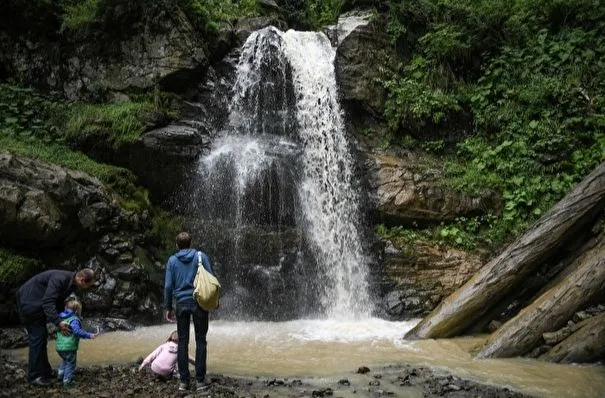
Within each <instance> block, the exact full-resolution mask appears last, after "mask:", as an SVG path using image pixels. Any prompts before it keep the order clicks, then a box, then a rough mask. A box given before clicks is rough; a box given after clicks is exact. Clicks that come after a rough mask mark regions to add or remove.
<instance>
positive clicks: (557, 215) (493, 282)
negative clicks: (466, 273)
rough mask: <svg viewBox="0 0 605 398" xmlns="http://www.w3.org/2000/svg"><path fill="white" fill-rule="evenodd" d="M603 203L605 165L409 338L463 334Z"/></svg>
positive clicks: (432, 313) (451, 296)
mask: <svg viewBox="0 0 605 398" xmlns="http://www.w3.org/2000/svg"><path fill="white" fill-rule="evenodd" d="M604 203H605V163H601V164H600V165H599V166H598V167H597V168H596V169H595V170H593V171H592V172H591V173H590V174H589V175H588V176H586V178H584V180H582V182H580V183H579V184H578V185H577V186H576V187H575V188H574V189H573V190H572V191H571V192H570V193H569V194H567V195H566V196H565V197H564V198H563V199H562V200H561V201H559V203H557V204H556V205H555V206H554V207H553V208H552V209H551V210H550V211H549V212H548V213H546V214H545V215H544V216H542V217H541V218H540V219H539V220H538V221H537V222H536V223H535V224H534V225H533V226H532V227H531V228H530V229H529V230H528V231H527V232H525V233H524V234H523V235H521V236H520V237H519V238H517V240H516V241H515V242H513V243H512V244H511V245H510V246H508V247H507V248H506V249H505V250H504V251H503V252H502V253H501V254H500V255H499V256H498V257H496V258H495V259H493V260H491V261H490V262H489V263H487V264H486V265H485V266H483V267H482V268H481V269H480V270H479V271H478V272H477V273H476V274H475V275H474V276H473V277H472V278H471V279H470V280H469V281H467V282H466V283H465V284H464V285H463V286H462V287H460V288H459V289H458V290H456V291H455V292H454V293H452V294H451V295H450V296H449V297H447V298H446V299H445V300H443V301H442V302H441V304H440V305H439V306H438V307H437V308H436V309H434V310H433V311H432V312H431V313H430V314H429V315H428V316H426V317H425V318H424V319H423V320H422V321H421V322H420V323H419V324H418V325H416V327H414V328H413V329H412V330H410V331H409V332H408V333H407V334H406V336H405V338H408V339H414V338H438V337H450V336H455V335H457V334H459V333H461V332H463V331H464V330H465V329H467V328H468V327H469V326H470V325H472V324H473V323H475V322H476V321H477V320H478V319H480V318H481V316H482V315H483V314H484V313H485V312H486V311H487V310H488V309H489V308H490V306H493V305H495V304H497V303H498V302H499V301H500V300H501V299H502V298H503V297H504V296H505V295H507V294H508V293H509V292H510V291H511V290H512V289H514V288H515V286H516V285H517V284H519V283H520V282H522V281H523V280H524V279H525V278H526V277H527V276H528V275H529V274H530V273H531V272H532V271H534V270H535V269H536V268H537V267H538V266H539V265H540V264H542V263H543V262H544V261H546V260H548V259H549V258H550V257H551V256H552V255H553V254H554V253H556V251H557V249H559V248H560V247H561V246H562V245H564V244H565V243H566V241H567V240H568V239H569V238H570V237H572V236H573V235H574V234H575V233H576V232H577V231H578V230H579V229H581V228H582V227H583V226H585V224H587V223H589V222H592V221H593V218H594V216H595V215H596V214H598V213H599V212H600V211H602V209H603V206H604Z"/></svg>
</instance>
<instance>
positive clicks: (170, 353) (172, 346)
mask: <svg viewBox="0 0 605 398" xmlns="http://www.w3.org/2000/svg"><path fill="white" fill-rule="evenodd" d="M178 343H179V334H178V333H177V331H176V330H175V331H174V332H172V333H170V336H168V339H167V340H166V342H165V343H164V344H162V345H160V346H159V347H158V348H156V349H155V350H153V352H152V353H151V354H149V355H147V357H146V358H145V359H144V360H143V362H141V366H139V371H141V370H143V368H144V367H145V366H147V365H151V366H150V368H151V372H152V373H153V374H154V375H156V376H157V377H159V378H160V379H164V380H167V379H170V378H171V377H172V376H173V375H174V372H175V370H176V362H177V349H178ZM189 362H190V363H195V359H194V358H193V357H192V356H191V355H190V356H189Z"/></svg>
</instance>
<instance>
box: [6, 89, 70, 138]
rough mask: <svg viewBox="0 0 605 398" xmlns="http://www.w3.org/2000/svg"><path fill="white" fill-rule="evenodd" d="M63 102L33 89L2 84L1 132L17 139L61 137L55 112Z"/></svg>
mask: <svg viewBox="0 0 605 398" xmlns="http://www.w3.org/2000/svg"><path fill="white" fill-rule="evenodd" d="M60 112H61V105H60V104H58V103H57V102H54V101H52V100H50V99H48V98H47V97H44V96H41V95H40V94H38V93H36V92H34V91H33V90H31V89H26V88H21V87H16V86H11V85H7V84H0V135H1V136H4V137H12V138H15V139H17V140H19V139H28V138H30V137H36V138H38V139H41V140H44V141H46V142H50V141H52V140H54V139H56V138H57V137H58V134H59V133H58V129H57V127H56V123H57V121H56V115H57V114H58V113H60Z"/></svg>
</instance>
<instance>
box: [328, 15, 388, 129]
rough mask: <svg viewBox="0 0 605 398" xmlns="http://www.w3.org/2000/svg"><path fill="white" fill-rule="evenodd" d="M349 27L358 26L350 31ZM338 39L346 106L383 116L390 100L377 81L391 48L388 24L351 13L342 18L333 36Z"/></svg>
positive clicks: (337, 60)
mask: <svg viewBox="0 0 605 398" xmlns="http://www.w3.org/2000/svg"><path fill="white" fill-rule="evenodd" d="M351 24H352V25H351ZM348 26H354V28H353V29H352V30H350V31H349V29H350V28H348ZM335 40H336V41H338V48H337V50H336V58H335V60H334V64H335V68H336V69H335V73H336V82H337V84H338V88H339V92H340V96H341V100H342V101H343V103H344V106H345V108H346V109H349V110H351V111H352V108H355V109H356V110H358V109H361V110H363V111H364V112H366V113H369V114H371V115H374V116H377V117H379V118H380V117H381V115H382V114H383V112H384V105H385V101H386V91H385V89H384V88H383V87H382V85H381V84H380V83H379V82H378V81H377V79H378V78H379V77H380V76H381V75H380V70H379V67H380V66H382V65H383V63H384V59H385V57H386V53H385V51H386V50H385V49H386V48H388V36H387V34H386V32H385V30H384V27H383V26H380V24H379V23H378V22H377V21H374V22H370V21H369V18H367V17H364V16H363V15H361V16H358V15H351V16H349V17H348V18H344V19H340V20H339V23H338V24H337V27H336V32H335V34H334V35H332V42H333V43H334V41H335ZM353 113H357V112H353Z"/></svg>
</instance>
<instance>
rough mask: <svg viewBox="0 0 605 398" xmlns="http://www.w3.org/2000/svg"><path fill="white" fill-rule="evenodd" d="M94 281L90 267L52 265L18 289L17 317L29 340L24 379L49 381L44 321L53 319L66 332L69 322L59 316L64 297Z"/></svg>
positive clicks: (88, 287) (38, 381)
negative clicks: (58, 267) (75, 268)
mask: <svg viewBox="0 0 605 398" xmlns="http://www.w3.org/2000/svg"><path fill="white" fill-rule="evenodd" d="M95 282H96V280H95V273H94V271H93V270H91V269H90V268H84V269H82V270H80V271H78V272H71V271H63V270H54V269H51V270H48V271H44V272H41V273H39V274H37V275H35V276H33V277H32V278H31V279H30V280H28V281H27V282H25V283H24V284H23V286H21V287H20V288H19V290H18V291H17V308H18V310H19V317H20V318H21V323H22V324H23V326H25V329H26V330H27V337H28V343H29V358H28V363H27V380H28V381H29V382H30V383H32V384H33V385H37V386H41V387H46V386H49V385H50V377H51V373H52V368H51V367H50V363H49V362H48V353H47V351H46V342H47V340H48V331H47V329H46V324H47V323H52V324H54V325H55V326H56V327H58V328H59V329H60V330H61V333H63V334H65V335H69V334H70V333H71V331H70V328H69V325H68V324H66V323H65V322H62V321H61V318H60V316H59V312H61V311H63V308H64V302H65V299H66V298H67V297H68V296H69V295H70V294H71V293H73V292H75V291H76V289H78V290H81V291H86V290H89V289H91V288H92V287H93V286H94V284H95Z"/></svg>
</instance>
